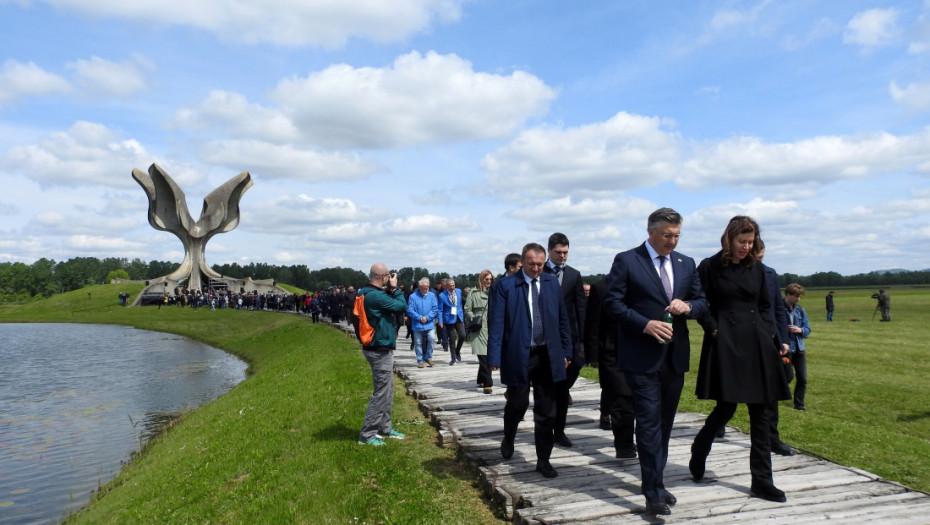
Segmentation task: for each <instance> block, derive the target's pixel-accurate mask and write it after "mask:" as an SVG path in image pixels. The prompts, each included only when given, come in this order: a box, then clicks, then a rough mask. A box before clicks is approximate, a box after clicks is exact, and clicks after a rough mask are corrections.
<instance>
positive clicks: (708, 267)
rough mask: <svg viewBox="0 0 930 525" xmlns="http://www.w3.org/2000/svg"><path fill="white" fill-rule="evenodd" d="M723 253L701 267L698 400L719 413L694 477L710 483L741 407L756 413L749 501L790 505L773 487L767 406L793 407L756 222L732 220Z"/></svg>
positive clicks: (696, 450) (707, 429)
mask: <svg viewBox="0 0 930 525" xmlns="http://www.w3.org/2000/svg"><path fill="white" fill-rule="evenodd" d="M720 244H721V247H722V249H721V250H720V251H719V252H717V254H715V255H714V256H712V257H709V258H707V259H704V260H703V261H702V262H701V264H700V265H699V266H698V274H699V275H700V276H701V285H702V286H703V288H704V293H705V295H706V296H707V302H708V308H709V310H708V313H707V314H706V315H705V316H704V317H703V318H701V319H700V320H699V322H700V324H701V326H702V327H703V328H704V343H703V345H702V347H701V364H700V367H699V368H698V377H697V388H696V393H697V397H698V398H699V399H713V400H716V401H717V406H716V407H714V410H713V411H712V412H711V413H710V415H709V416H707V420H706V422H705V423H704V427H703V428H701V430H700V431H699V432H698V434H697V436H696V437H695V438H694V443H693V444H692V445H691V461H690V463H689V465H688V466H689V469H690V470H691V476H692V477H693V478H694V480H695V481H700V480H701V479H702V478H703V477H704V470H705V461H706V459H707V455H708V454H709V453H710V449H711V446H712V445H713V443H714V436H715V435H716V433H717V430H718V429H720V428H722V427H723V426H724V425H726V423H727V422H728V421H729V420H730V418H732V417H733V413H734V412H735V411H736V405H737V404H738V403H745V404H746V406H747V408H748V409H749V421H750V439H751V448H750V451H749V471H750V473H751V475H752V485H751V489H750V495H751V496H753V497H757V498H762V499H766V500H769V501H776V502H783V501H786V498H785V493H784V492H782V491H781V490H779V489H778V488H776V487H775V485H774V482H773V480H772V456H771V444H770V440H769V431H770V429H769V422H768V415H767V413H766V406H767V405H768V404H771V403H775V402H777V401H778V400H782V399H790V398H791V393H790V391H789V390H788V383H787V381H786V380H785V375H784V368H783V365H782V363H781V356H780V355H779V350H778V349H777V348H776V346H775V344H774V342H773V336H774V334H775V327H774V326H772V322H771V315H770V309H771V308H772V307H773V305H772V304H771V298H770V296H769V293H768V292H767V291H766V287H765V278H764V276H763V269H762V265H761V264H760V263H759V262H758V259H759V258H758V254H759V251H760V243H759V225H758V224H757V223H756V221H754V220H752V219H751V218H749V217H745V216H737V217H733V218H732V219H731V220H730V223H729V224H728V225H727V228H726V230H725V231H724V233H723V235H722V236H721V238H720Z"/></svg>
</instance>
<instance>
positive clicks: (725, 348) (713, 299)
mask: <svg viewBox="0 0 930 525" xmlns="http://www.w3.org/2000/svg"><path fill="white" fill-rule="evenodd" d="M722 260H723V259H722V253H721V252H718V253H717V254H716V255H714V256H712V257H709V258H707V259H704V260H703V261H701V264H700V265H699V266H698V274H699V275H700V277H701V285H702V286H703V288H704V294H705V295H706V296H707V303H708V310H707V313H706V314H705V315H704V316H702V317H701V318H700V319H699V321H698V322H699V323H700V324H701V326H702V327H703V328H704V343H703V345H702V346H701V364H700V366H699V368H698V377H697V387H696V394H697V397H698V398H699V399H714V400H717V401H727V402H731V403H767V402H770V401H775V400H781V399H791V392H790V390H789V389H788V382H787V381H786V379H785V371H784V367H783V366H782V363H781V356H780V355H779V354H778V349H777V347H776V345H775V342H774V339H773V338H774V336H775V328H774V327H773V326H772V322H771V313H770V309H771V308H772V304H771V298H770V297H769V293H768V292H767V291H766V287H765V277H764V275H763V269H762V265H761V264H760V263H756V264H753V265H750V264H748V262H749V257H747V258H746V259H743V261H741V262H740V263H733V262H730V264H727V265H726V266H724V265H723V264H722ZM715 330H716V331H717V335H716V337H715V336H714V335H713V334H714V331H715Z"/></svg>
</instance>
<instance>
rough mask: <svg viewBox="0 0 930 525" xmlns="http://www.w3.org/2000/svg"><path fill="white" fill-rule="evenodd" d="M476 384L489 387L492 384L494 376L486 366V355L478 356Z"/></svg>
mask: <svg viewBox="0 0 930 525" xmlns="http://www.w3.org/2000/svg"><path fill="white" fill-rule="evenodd" d="M478 386H483V387H485V388H490V387H492V386H494V376H492V375H491V367H490V366H488V356H486V355H479V356H478Z"/></svg>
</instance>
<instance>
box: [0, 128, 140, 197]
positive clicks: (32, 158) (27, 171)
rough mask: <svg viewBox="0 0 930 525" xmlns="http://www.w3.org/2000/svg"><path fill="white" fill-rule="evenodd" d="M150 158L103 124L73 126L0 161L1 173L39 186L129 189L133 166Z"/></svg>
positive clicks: (14, 150) (133, 142)
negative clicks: (9, 172) (34, 182)
mask: <svg viewBox="0 0 930 525" xmlns="http://www.w3.org/2000/svg"><path fill="white" fill-rule="evenodd" d="M151 162H152V157H151V155H150V154H149V153H148V152H147V151H146V150H145V148H143V147H142V145H141V144H139V142H138V141H136V140H134V139H120V138H119V137H117V136H116V133H114V132H113V131H111V130H110V129H108V128H107V127H106V126H104V125H102V124H97V123H93V122H84V121H79V122H76V123H75V124H74V125H73V126H71V128H69V129H68V130H67V131H62V132H56V133H52V134H51V135H50V136H48V137H47V138H45V139H43V140H42V141H41V142H40V143H39V144H38V145H29V146H14V147H12V148H10V149H9V150H7V152H6V153H5V154H4V155H3V156H2V157H0V169H3V170H6V171H11V172H15V173H18V174H20V175H22V176H24V177H26V178H29V179H31V180H34V181H36V182H37V183H39V184H40V185H41V186H44V187H47V186H53V185H61V186H76V187H77V186H87V185H105V186H111V187H130V186H132V185H133V184H134V183H133V180H132V178H131V177H130V176H129V173H130V172H131V169H132V167H133V166H147V165H148V164H150V163H151Z"/></svg>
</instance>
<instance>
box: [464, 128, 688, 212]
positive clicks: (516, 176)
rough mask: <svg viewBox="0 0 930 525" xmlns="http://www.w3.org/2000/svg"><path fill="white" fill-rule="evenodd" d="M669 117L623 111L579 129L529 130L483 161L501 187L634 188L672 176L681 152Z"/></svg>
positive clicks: (538, 191) (554, 190)
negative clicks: (643, 115)
mask: <svg viewBox="0 0 930 525" xmlns="http://www.w3.org/2000/svg"><path fill="white" fill-rule="evenodd" d="M667 127H669V122H667V121H663V120H661V119H659V118H657V117H642V116H638V115H631V114H629V113H625V112H620V113H617V114H616V115H614V116H613V117H612V118H610V120H608V121H606V122H601V123H595V124H588V125H584V126H578V127H574V128H567V129H559V128H537V129H531V130H527V131H524V132H522V133H520V135H519V136H518V137H517V138H515V139H514V140H513V141H512V142H510V143H509V144H508V145H506V146H504V147H502V148H499V149H497V150H496V151H493V152H491V153H490V154H488V155H487V156H485V158H484V159H483V160H482V162H481V167H482V168H483V169H484V170H485V172H486V173H487V178H488V181H489V182H490V184H491V185H492V186H494V187H496V188H497V189H499V190H519V191H520V192H525V193H526V194H535V195H557V194H564V193H565V192H566V191H567V190H573V191H575V192H578V191H629V190H632V189H635V188H639V187H644V186H652V185H655V184H657V183H659V182H662V181H664V180H668V179H670V178H672V177H673V176H674V174H675V172H676V169H677V166H678V163H679V162H680V160H679V159H680V156H681V151H680V148H681V144H680V138H679V137H678V135H677V134H675V133H673V132H671V131H668V130H667V129H665V128H667Z"/></svg>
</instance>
